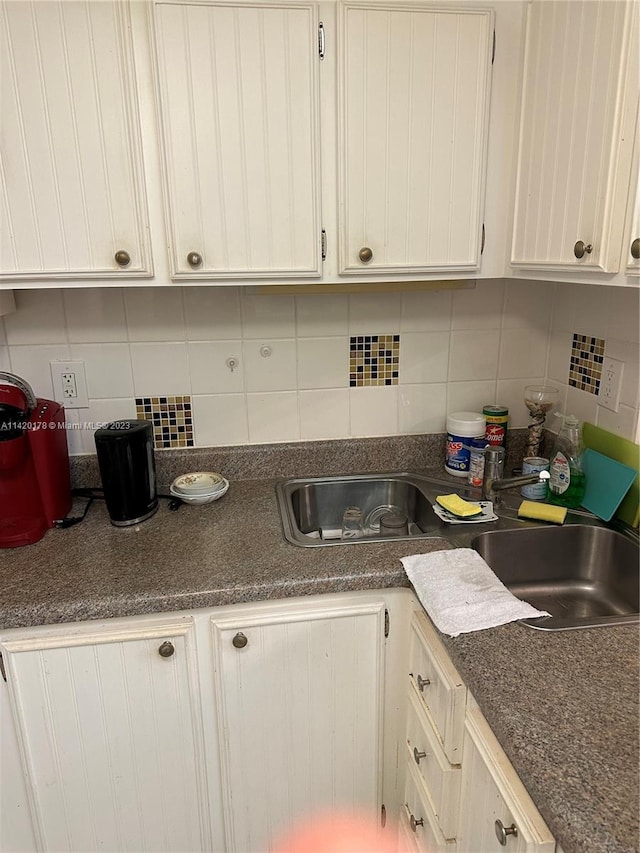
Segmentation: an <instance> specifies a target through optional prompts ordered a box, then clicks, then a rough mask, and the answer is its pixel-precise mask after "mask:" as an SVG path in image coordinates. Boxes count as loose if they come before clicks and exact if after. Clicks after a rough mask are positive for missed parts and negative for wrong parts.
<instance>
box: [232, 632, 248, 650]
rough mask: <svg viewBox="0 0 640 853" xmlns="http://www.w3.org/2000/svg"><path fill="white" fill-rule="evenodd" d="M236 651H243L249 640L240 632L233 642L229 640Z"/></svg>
mask: <svg viewBox="0 0 640 853" xmlns="http://www.w3.org/2000/svg"><path fill="white" fill-rule="evenodd" d="M231 642H232V643H233V645H234V646H235V647H236V649H244V647H245V646H246V645H247V643H248V642H249V640H248V639H247V637H246V634H243V633H242V631H238V633H237V634H236V635H235V637H234V638H233V640H231Z"/></svg>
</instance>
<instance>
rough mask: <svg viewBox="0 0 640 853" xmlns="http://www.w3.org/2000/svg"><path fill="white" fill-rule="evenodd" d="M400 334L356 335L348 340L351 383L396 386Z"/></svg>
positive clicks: (359, 386) (358, 386)
mask: <svg viewBox="0 0 640 853" xmlns="http://www.w3.org/2000/svg"><path fill="white" fill-rule="evenodd" d="M399 367H400V335H357V336H354V337H352V338H350V341H349V386H350V387H351V388H363V387H366V386H371V385H397V384H398V370H399Z"/></svg>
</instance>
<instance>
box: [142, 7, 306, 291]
mask: <svg viewBox="0 0 640 853" xmlns="http://www.w3.org/2000/svg"><path fill="white" fill-rule="evenodd" d="M154 33H155V35H154V39H155V55H156V56H155V59H156V77H157V90H158V95H157V97H158V103H159V114H160V130H161V149H162V172H163V176H164V186H165V206H166V215H167V231H168V242H169V255H170V267H171V275H172V277H173V278H176V279H184V278H189V279H197V278H207V279H209V280H211V279H216V278H227V279H228V278H234V277H251V278H260V277H273V276H296V277H297V276H318V275H320V272H321V267H322V259H321V232H322V226H321V224H320V192H319V187H320V167H319V162H320V161H319V144H318V140H319V86H318V65H319V61H320V60H319V56H318V48H317V43H318V13H317V4H314V3H297V2H292V0H283V2H273V3H272V2H261V3H259V4H258V3H252V4H249V3H246V4H245V3H242V2H233V3H228V2H207V3H194V4H189V5H186V4H184V3H180V2H156V3H155V4H154Z"/></svg>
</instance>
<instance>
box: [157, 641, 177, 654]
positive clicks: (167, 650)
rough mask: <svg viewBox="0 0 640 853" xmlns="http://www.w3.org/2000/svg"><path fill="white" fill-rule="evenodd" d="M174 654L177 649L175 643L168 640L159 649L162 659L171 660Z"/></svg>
mask: <svg viewBox="0 0 640 853" xmlns="http://www.w3.org/2000/svg"><path fill="white" fill-rule="evenodd" d="M174 653H175V647H174V645H173V643H170V642H169V641H168V640H167V641H166V642H165V643H162V645H161V646H160V648H159V649H158V654H159V655H160V657H161V658H170V657H171V656H172V655H173V654H174Z"/></svg>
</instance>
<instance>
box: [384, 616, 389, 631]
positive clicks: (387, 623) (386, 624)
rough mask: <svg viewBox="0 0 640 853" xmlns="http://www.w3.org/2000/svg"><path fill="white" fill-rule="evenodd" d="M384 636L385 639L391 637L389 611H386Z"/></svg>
mask: <svg viewBox="0 0 640 853" xmlns="http://www.w3.org/2000/svg"><path fill="white" fill-rule="evenodd" d="M384 635H385V637H388V636H389V611H388V610H385V611H384Z"/></svg>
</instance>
